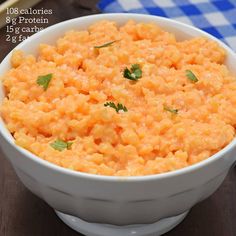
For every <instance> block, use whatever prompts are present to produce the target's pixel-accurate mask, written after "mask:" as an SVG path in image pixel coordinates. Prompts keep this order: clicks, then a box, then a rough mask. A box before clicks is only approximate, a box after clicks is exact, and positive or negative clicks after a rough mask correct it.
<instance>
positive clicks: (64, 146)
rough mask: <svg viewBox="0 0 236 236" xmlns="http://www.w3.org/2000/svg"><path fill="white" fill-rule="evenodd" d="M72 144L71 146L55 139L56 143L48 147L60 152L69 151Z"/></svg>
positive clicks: (69, 143) (70, 143)
mask: <svg viewBox="0 0 236 236" xmlns="http://www.w3.org/2000/svg"><path fill="white" fill-rule="evenodd" d="M72 144H73V143H72V142H65V141H63V140H61V139H57V140H56V141H54V142H53V143H51V144H50V146H51V147H53V148H54V149H55V150H58V151H60V152H61V151H63V150H64V149H70V148H71V145H72Z"/></svg>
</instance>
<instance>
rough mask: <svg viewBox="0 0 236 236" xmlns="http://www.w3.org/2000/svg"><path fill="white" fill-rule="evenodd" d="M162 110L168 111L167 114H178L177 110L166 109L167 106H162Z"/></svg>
mask: <svg viewBox="0 0 236 236" xmlns="http://www.w3.org/2000/svg"><path fill="white" fill-rule="evenodd" d="M164 110H165V111H169V112H171V113H172V114H178V111H179V110H178V109H172V108H170V107H167V106H164Z"/></svg>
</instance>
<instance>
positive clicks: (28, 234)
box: [0, 0, 236, 236]
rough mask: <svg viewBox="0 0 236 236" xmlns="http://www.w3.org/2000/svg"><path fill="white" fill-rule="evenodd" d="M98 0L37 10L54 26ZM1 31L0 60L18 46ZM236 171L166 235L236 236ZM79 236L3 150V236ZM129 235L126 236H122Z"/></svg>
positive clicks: (51, 1)
mask: <svg viewBox="0 0 236 236" xmlns="http://www.w3.org/2000/svg"><path fill="white" fill-rule="evenodd" d="M95 3H96V0H67V1H64V0H44V1H42V2H40V3H39V4H38V5H36V6H35V8H36V9H41V8H42V7H43V8H48V9H53V15H52V16H50V17H49V24H48V25H52V24H55V23H57V22H60V21H64V20H67V19H70V18H74V17H78V16H82V15H89V14H93V13H97V12H98V10H97V9H96V8H95ZM5 34H6V28H3V29H1V30H0V52H1V53H0V60H2V59H3V58H4V57H5V56H6V54H7V53H8V52H9V51H10V50H11V49H12V48H14V47H15V46H16V44H12V43H9V42H6V41H5ZM235 202H236V170H235V169H233V170H231V172H230V174H229V175H228V177H227V178H226V179H225V181H224V183H223V184H222V186H221V187H220V189H219V190H218V191H217V192H216V193H214V194H213V195H212V196H211V197H210V198H208V199H207V200H205V201H203V202H201V203H199V204H197V205H196V206H195V207H194V208H193V209H192V210H191V212H190V213H189V215H188V216H187V218H186V219H185V220H184V221H183V223H181V224H180V225H179V226H178V227H176V228H175V229H174V230H172V231H171V232H169V233H167V234H166V236H200V235H201V236H235V235H236V203H235ZM76 235H77V236H78V235H80V234H78V233H76V232H75V231H73V230H71V229H70V228H69V227H67V226H66V225H65V224H63V223H62V222H61V221H60V219H59V218H58V217H57V216H56V215H55V213H54V211H53V209H51V208H50V207H49V206H48V205H47V204H46V203H45V202H44V201H42V200H41V199H39V198H38V197H36V196H34V195H33V194H32V193H31V192H29V191H28V190H27V189H26V188H25V187H24V186H23V185H22V184H21V182H20V181H19V179H18V178H17V176H16V175H15V173H14V170H13V168H12V167H11V165H10V163H9V162H8V161H7V160H6V158H5V157H4V155H3V154H2V152H1V151H0V236H76ZM111 236H112V235H111ZM121 236H125V235H121Z"/></svg>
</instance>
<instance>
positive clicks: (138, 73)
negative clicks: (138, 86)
mask: <svg viewBox="0 0 236 236" xmlns="http://www.w3.org/2000/svg"><path fill="white" fill-rule="evenodd" d="M123 76H124V77H125V78H126V79H129V80H134V81H137V80H138V79H139V78H141V77H142V70H141V68H140V65H139V64H133V65H132V66H131V68H130V70H129V69H128V68H127V67H126V68H125V69H124V71H123Z"/></svg>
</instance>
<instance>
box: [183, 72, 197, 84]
mask: <svg viewBox="0 0 236 236" xmlns="http://www.w3.org/2000/svg"><path fill="white" fill-rule="evenodd" d="M185 73H186V76H187V78H188V79H189V80H191V81H192V82H193V83H197V82H198V78H197V77H196V75H194V74H193V72H192V71H191V70H186V71H185Z"/></svg>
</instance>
